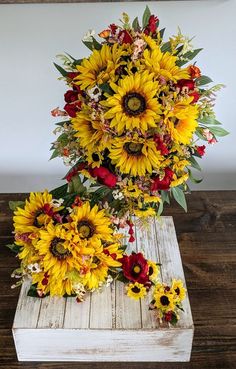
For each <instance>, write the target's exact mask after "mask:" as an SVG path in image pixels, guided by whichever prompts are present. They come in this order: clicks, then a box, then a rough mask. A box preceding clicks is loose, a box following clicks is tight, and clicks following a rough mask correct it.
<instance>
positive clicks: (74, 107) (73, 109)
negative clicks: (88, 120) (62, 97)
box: [64, 101, 81, 118]
mask: <svg viewBox="0 0 236 369" xmlns="http://www.w3.org/2000/svg"><path fill="white" fill-rule="evenodd" d="M80 108H81V101H78V102H76V103H75V104H73V103H72V104H66V105H65V106H64V110H65V111H66V112H67V114H68V115H69V116H70V117H71V118H75V117H76V113H77V112H78V111H80Z"/></svg>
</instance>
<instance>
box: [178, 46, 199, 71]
mask: <svg viewBox="0 0 236 369" xmlns="http://www.w3.org/2000/svg"><path fill="white" fill-rule="evenodd" d="M200 51H202V49H195V50H193V51H188V52H187V53H185V54H184V55H182V58H183V59H184V60H178V61H177V62H176V65H178V67H182V65H184V64H186V63H188V62H189V61H190V60H192V59H194V58H195V56H197V54H199V53H200Z"/></svg>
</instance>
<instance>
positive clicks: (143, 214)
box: [134, 208, 156, 218]
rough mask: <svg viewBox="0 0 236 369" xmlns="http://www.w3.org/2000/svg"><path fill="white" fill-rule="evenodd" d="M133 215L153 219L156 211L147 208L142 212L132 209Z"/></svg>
mask: <svg viewBox="0 0 236 369" xmlns="http://www.w3.org/2000/svg"><path fill="white" fill-rule="evenodd" d="M134 215H136V217H140V218H146V217H154V216H155V215H156V211H155V210H154V209H153V208H148V209H144V210H140V209H134Z"/></svg>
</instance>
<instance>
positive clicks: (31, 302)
mask: <svg viewBox="0 0 236 369" xmlns="http://www.w3.org/2000/svg"><path fill="white" fill-rule="evenodd" d="M30 284H31V283H30V280H28V281H25V282H24V283H23V285H22V287H21V291H20V296H19V300H18V304H17V308H16V314H15V319H14V323H13V329H16V328H17V329H19V328H26V327H27V328H29V329H31V328H36V326H37V320H38V317H39V312H40V306H41V300H40V299H38V298H32V297H30V296H27V292H28V290H29V287H30Z"/></svg>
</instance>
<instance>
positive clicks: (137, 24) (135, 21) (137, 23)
mask: <svg viewBox="0 0 236 369" xmlns="http://www.w3.org/2000/svg"><path fill="white" fill-rule="evenodd" d="M132 28H133V29H134V31H139V30H140V24H139V21H138V17H136V18H134V20H133V23H132Z"/></svg>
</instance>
